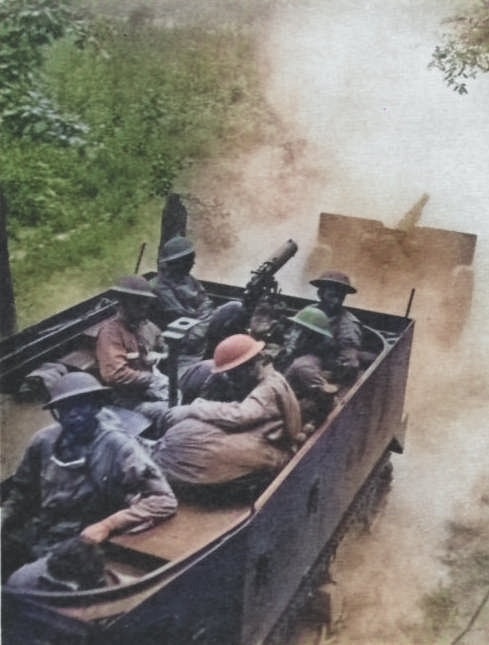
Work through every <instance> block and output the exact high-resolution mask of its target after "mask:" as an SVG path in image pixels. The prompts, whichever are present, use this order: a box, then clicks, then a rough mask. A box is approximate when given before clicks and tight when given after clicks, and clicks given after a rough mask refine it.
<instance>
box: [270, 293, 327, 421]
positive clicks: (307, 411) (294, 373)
mask: <svg viewBox="0 0 489 645" xmlns="http://www.w3.org/2000/svg"><path fill="white" fill-rule="evenodd" d="M290 320H291V321H292V322H293V323H294V324H293V327H292V330H291V333H290V334H289V336H288V338H287V340H286V346H285V348H284V350H283V353H282V354H281V355H280V354H279V356H278V359H277V360H278V361H279V362H280V363H281V365H282V369H285V372H284V376H285V378H286V379H287V381H288V382H289V383H290V385H291V387H292V389H293V390H294V392H295V395H296V396H297V398H298V400H299V403H300V406H301V413H302V422H303V424H304V425H306V424H310V427H309V430H312V429H314V428H316V427H317V424H318V422H320V421H322V420H323V419H324V418H325V417H326V415H327V414H328V413H329V412H330V410H331V408H332V406H333V404H334V395H335V394H336V393H337V392H338V386H337V385H334V384H333V383H330V382H329V380H328V377H329V378H330V377H331V375H330V374H329V373H328V371H327V369H328V365H329V364H330V362H331V354H332V353H333V352H334V345H333V334H332V332H331V328H330V324H329V320H328V317H327V316H326V314H325V313H324V312H322V311H321V310H320V309H317V308H316V307H314V306H312V305H309V306H307V307H305V308H304V309H302V310H301V311H299V312H298V313H297V314H296V315H295V316H294V317H293V318H291V319H290Z"/></svg>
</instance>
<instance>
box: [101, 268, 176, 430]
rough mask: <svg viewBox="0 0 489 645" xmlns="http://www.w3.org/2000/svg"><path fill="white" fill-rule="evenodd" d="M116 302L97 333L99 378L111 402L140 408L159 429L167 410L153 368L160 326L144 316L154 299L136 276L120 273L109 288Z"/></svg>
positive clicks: (160, 350) (160, 345) (163, 380)
mask: <svg viewBox="0 0 489 645" xmlns="http://www.w3.org/2000/svg"><path fill="white" fill-rule="evenodd" d="M112 290H113V292H114V293H115V294H116V296H117V300H118V303H119V307H118V312H117V315H116V317H115V318H112V319H111V320H107V321H106V322H105V323H104V324H103V325H102V327H101V328H100V330H99V333H98V337H97V348H96V354H97V363H98V368H99V372H100V376H101V378H102V381H103V382H104V383H105V384H106V385H110V386H111V387H113V389H114V402H115V403H116V404H117V405H119V406H121V407H124V408H129V409H133V410H136V411H137V412H141V413H142V414H144V415H146V416H147V417H148V418H150V419H151V420H152V421H153V423H154V424H155V426H156V430H157V431H159V432H161V431H162V427H163V419H164V415H165V412H166V411H167V409H168V396H169V394H168V390H169V388H168V377H167V376H166V375H164V374H162V372H160V371H159V370H158V368H157V363H158V361H159V360H160V359H161V358H162V357H163V356H164V355H165V353H166V345H165V341H164V339H163V334H162V332H161V330H160V329H159V328H158V327H157V326H156V325H155V324H154V323H152V322H151V321H149V320H148V319H147V315H148V310H149V307H150V306H151V304H152V303H153V302H154V301H155V300H156V296H155V295H154V293H153V292H152V290H151V287H150V285H149V283H148V282H147V281H146V280H145V279H144V278H143V277H141V276H137V275H132V276H126V277H123V278H121V279H120V280H119V282H118V283H117V284H116V285H115V286H114V287H112Z"/></svg>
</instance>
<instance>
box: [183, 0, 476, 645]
mask: <svg viewBox="0 0 489 645" xmlns="http://www.w3.org/2000/svg"><path fill="white" fill-rule="evenodd" d="M454 8H455V5H454V4H450V3H448V2H443V3H442V2H439V0H438V1H432V0H411V1H407V0H404V1H401V0H391V1H385V0H382V1H380V0H372V1H366V0H362V1H360V0H355V1H352V0H344V1H342V2H341V3H333V2H319V1H317V2H314V1H310V2H300V3H299V2H288V3H281V5H280V8H279V10H277V12H276V14H275V15H274V17H273V19H272V20H271V21H270V22H268V23H266V24H263V25H262V26H261V30H260V37H259V38H258V39H257V40H258V41H259V60H260V66H261V73H262V76H263V83H264V86H265V88H266V92H267V96H268V100H269V101H270V104H271V105H272V107H273V109H274V111H275V112H276V113H277V114H278V115H279V117H280V120H281V122H282V124H283V133H284V134H283V139H282V141H281V142H279V143H278V144H270V145H268V144H267V145H263V146H262V147H261V148H260V149H258V150H255V151H253V152H252V153H247V154H245V155H240V156H237V158H236V159H234V160H226V161H225V162H224V163H222V164H221V165H219V166H217V165H216V167H214V168H211V169H207V172H206V176H205V183H204V182H202V183H201V184H200V185H199V183H198V182H197V184H196V186H195V189H196V190H197V192H199V194H202V195H205V194H206V193H207V195H208V196H211V195H214V196H216V195H217V196H218V199H219V203H220V204H221V205H222V208H224V210H226V212H227V213H228V214H229V215H230V221H231V222H232V224H233V226H234V227H235V232H236V239H235V244H233V246H232V249H231V250H230V251H229V252H227V253H226V252H223V253H221V255H220V259H222V262H221V261H220V262H219V264H216V263H215V262H213V263H212V266H210V263H208V262H206V258H205V254H204V257H203V259H202V265H201V267H200V275H202V276H203V277H207V278H210V279H219V277H221V278H222V275H227V276H230V278H229V280H230V281H231V280H234V281H235V283H237V284H243V283H244V282H245V281H246V279H247V278H248V275H249V269H250V268H251V267H252V266H253V265H254V264H256V262H260V261H262V260H264V259H265V258H266V257H267V256H268V255H269V253H270V251H272V250H273V249H274V247H275V246H278V245H279V244H280V243H281V242H282V241H284V240H285V239H287V238H288V237H293V238H294V239H296V240H297V241H298V242H299V247H300V252H299V254H298V255H297V257H296V258H294V259H293V260H291V261H290V262H289V263H288V264H287V265H286V267H284V268H283V269H282V270H281V273H280V274H279V279H280V282H281V284H282V285H287V289H286V290H287V291H288V292H289V293H300V294H304V295H309V296H311V297H313V296H314V291H313V290H312V289H311V288H310V287H309V286H308V285H307V282H305V281H304V276H303V270H304V267H305V265H306V263H307V253H308V252H309V251H310V250H311V248H312V246H313V245H314V243H315V240H316V234H317V226H318V215H319V213H320V212H324V211H326V212H329V213H338V214H344V215H354V216H356V217H362V218H374V219H377V220H381V221H382V222H383V223H384V224H385V225H386V226H391V227H395V226H396V224H397V223H399V222H400V220H401V219H402V216H403V215H404V214H405V213H406V212H407V211H408V210H409V209H410V208H411V207H412V205H413V204H414V203H415V202H416V201H417V200H418V199H419V198H420V197H421V196H422V195H423V194H424V193H428V194H429V196H430V199H429V201H428V202H427V203H426V205H425V207H424V209H423V212H422V219H421V222H420V224H421V225H423V226H430V227H438V228H445V229H451V230H456V231H465V232H469V233H474V234H476V235H477V236H478V242H477V249H476V256H475V262H474V292H473V300H472V308H471V310H470V312H469V315H468V317H467V319H466V324H465V327H464V330H463V332H462V334H461V336H460V337H458V339H457V340H453V342H452V343H449V344H448V345H447V344H445V345H440V344H439V343H437V342H436V340H435V339H434V336H433V329H435V330H436V327H437V324H438V320H437V314H436V313H434V312H433V311H432V310H431V307H430V302H431V297H432V296H433V297H434V294H431V293H430V292H429V290H428V287H426V288H425V293H424V294H423V293H421V294H420V295H419V296H417V298H418V301H419V302H421V305H419V304H418V306H417V310H416V311H414V315H415V317H416V318H417V319H418V323H417V329H416V334H415V343H414V348H413V356H412V363H411V373H410V383H409V388H408V393H407V401H406V408H407V410H408V411H409V426H408V434H407V445H406V449H405V453H404V455H402V456H400V457H395V458H394V468H395V471H394V472H395V482H394V486H393V490H392V492H391V494H390V498H389V501H388V503H387V506H386V508H385V509H384V511H383V513H382V515H381V517H380V518H379V519H378V522H377V524H376V526H375V530H374V531H372V533H371V534H370V535H368V536H365V537H363V538H362V539H361V540H360V541H355V542H354V543H351V544H347V545H345V547H344V548H343V549H342V550H341V552H340V554H339V558H338V562H337V565H336V568H335V572H336V577H337V581H338V582H339V583H340V584H341V585H342V587H343V590H344V594H345V622H344V625H343V629H342V630H341V632H340V633H339V635H337V637H336V639H335V641H334V642H336V643H340V644H345V645H346V644H348V645H351V644H352V643H363V644H367V643H368V645H376V644H381V643H382V644H389V645H402V644H404V643H412V640H411V639H412V633H413V631H412V629H413V625H415V624H416V623H420V621H422V613H421V609H420V599H421V597H422V595H423V594H425V593H428V592H431V591H433V590H436V589H437V588H438V586H439V585H441V584H445V583H447V581H448V579H449V569H448V566H447V565H446V564H444V557H443V554H444V549H445V543H446V540H447V537H448V528H447V527H448V523H449V522H452V523H459V524H461V525H464V526H472V527H476V528H477V526H479V525H480V523H481V522H486V523H489V513H488V506H487V504H486V503H485V502H483V500H487V495H488V494H489V475H488V473H489V435H488V433H487V431H486V420H487V416H488V412H489V405H488V403H489V382H488V377H487V364H488V358H489V341H488V334H487V332H486V325H487V321H488V319H489V316H488V314H489V295H488V292H487V288H486V284H487V279H488V278H489V259H488V258H489V253H488V251H489V224H487V220H486V219H485V217H486V212H487V204H488V203H489V183H488V182H487V169H488V168H489V147H488V146H487V142H488V141H489V113H488V110H487V106H488V105H489V78H487V76H486V77H480V78H479V79H477V80H476V81H474V82H471V83H470V84H469V94H468V96H464V97H461V96H459V95H457V94H455V93H453V92H452V91H450V90H448V89H447V87H446V86H445V85H444V84H443V80H442V78H441V75H440V74H439V73H438V72H436V71H430V70H428V69H427V65H428V63H429V61H430V57H431V52H432V51H433V49H434V46H435V45H436V44H437V43H439V42H440V34H441V32H442V31H443V26H442V24H441V22H442V19H443V18H444V17H446V16H447V15H450V13H451V12H452V11H453V10H454ZM338 268H341V267H338ZM434 271H436V268H435V269H434ZM358 277H360V276H358ZM449 288H450V287H449V286H448V287H447V289H449ZM379 291H380V290H379ZM359 295H360V294H359ZM382 295H383V294H382V293H381V292H380V293H377V294H376V297H377V300H376V302H375V304H376V305H379V304H381V302H382ZM423 296H424V298H423ZM350 304H352V305H355V304H357V303H356V302H355V297H352V298H351V299H350ZM365 304H366V305H368V303H365ZM398 313H401V312H398ZM445 313H446V315H447V316H450V313H451V312H450V309H448V310H447V311H446V312H445ZM428 320H430V321H431V326H429V325H427V321H428ZM440 324H441V323H440ZM477 602H478V600H477ZM477 602H476V601H475V600H474V608H475V605H476V604H477ZM298 638H299V640H298V641H297V642H300V643H301V645H309V643H315V642H316V640H315V639H317V635H316V636H315V637H314V638H312V637H311V639H312V640H310V641H309V640H308V638H309V637H308V635H307V633H303V634H302V635H299V637H298Z"/></svg>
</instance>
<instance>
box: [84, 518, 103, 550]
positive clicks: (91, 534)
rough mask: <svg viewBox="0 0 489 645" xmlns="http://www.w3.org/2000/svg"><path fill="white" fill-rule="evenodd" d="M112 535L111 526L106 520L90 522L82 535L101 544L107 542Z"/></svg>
mask: <svg viewBox="0 0 489 645" xmlns="http://www.w3.org/2000/svg"><path fill="white" fill-rule="evenodd" d="M109 536H110V527H109V525H108V524H107V523H106V522H104V521H103V520H102V521H101V522H96V523H95V524H90V526H87V527H86V528H85V529H83V531H82V533H81V537H82V538H83V539H84V540H87V541H88V542H94V543H95V544H100V543H101V542H105V540H107V539H108V538H109Z"/></svg>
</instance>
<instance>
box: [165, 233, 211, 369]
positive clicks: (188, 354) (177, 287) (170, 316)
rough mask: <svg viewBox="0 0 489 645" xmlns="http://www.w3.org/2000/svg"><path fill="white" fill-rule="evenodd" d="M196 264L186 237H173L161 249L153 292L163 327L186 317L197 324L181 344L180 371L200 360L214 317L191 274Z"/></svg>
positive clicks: (200, 287) (206, 299)
mask: <svg viewBox="0 0 489 645" xmlns="http://www.w3.org/2000/svg"><path fill="white" fill-rule="evenodd" d="M194 263H195V249H194V246H193V244H192V242H190V240H188V239H187V238H186V237H181V236H178V235H177V236H175V237H172V238H171V239H170V240H168V242H166V244H164V245H163V248H162V250H161V254H160V256H159V258H158V277H157V279H156V280H155V281H154V283H153V290H154V293H155V294H156V296H157V298H158V310H159V316H160V318H161V321H162V323H163V324H164V325H166V324H168V323H170V322H172V321H173V320H175V319H177V318H180V317H182V316H186V317H189V318H195V319H197V320H198V323H197V324H196V325H194V327H193V328H192V329H191V330H190V331H189V333H188V334H187V337H186V339H185V341H184V346H183V352H182V355H181V357H180V361H179V367H180V368H181V371H182V372H183V371H184V369H185V367H186V366H188V365H189V364H191V363H193V362H195V361H198V360H200V359H201V358H202V357H203V355H204V351H205V346H206V335H207V330H208V328H209V324H210V321H211V318H212V315H213V313H214V304H213V302H212V300H211V298H210V297H209V295H208V294H207V292H206V290H205V289H204V287H203V286H202V285H201V283H200V282H199V281H198V280H197V279H196V278H194V276H193V275H191V274H190V271H191V270H192V267H193V266H194Z"/></svg>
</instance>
